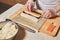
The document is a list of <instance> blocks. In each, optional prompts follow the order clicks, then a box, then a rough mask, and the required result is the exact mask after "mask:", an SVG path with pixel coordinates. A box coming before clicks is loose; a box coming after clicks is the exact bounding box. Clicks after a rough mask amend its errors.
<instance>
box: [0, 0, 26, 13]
mask: <svg viewBox="0 0 60 40" xmlns="http://www.w3.org/2000/svg"><path fill="white" fill-rule="evenodd" d="M26 1H27V0H0V14H1V13H3V12H4V11H6V10H7V9H9V8H10V7H12V6H13V5H15V4H16V3H21V4H25V3H26Z"/></svg>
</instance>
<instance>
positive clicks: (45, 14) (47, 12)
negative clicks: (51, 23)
mask: <svg viewBox="0 0 60 40" xmlns="http://www.w3.org/2000/svg"><path fill="white" fill-rule="evenodd" d="M55 16H56V15H55V14H54V13H53V12H52V10H49V9H47V10H45V11H43V13H42V17H44V18H52V17H55Z"/></svg>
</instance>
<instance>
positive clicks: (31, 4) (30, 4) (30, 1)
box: [25, 0, 34, 11]
mask: <svg viewBox="0 0 60 40" xmlns="http://www.w3.org/2000/svg"><path fill="white" fill-rule="evenodd" d="M33 8H34V2H33V0H28V1H27V3H26V4H25V10H26V11H32V9H33Z"/></svg>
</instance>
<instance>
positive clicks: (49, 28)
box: [47, 24, 56, 32]
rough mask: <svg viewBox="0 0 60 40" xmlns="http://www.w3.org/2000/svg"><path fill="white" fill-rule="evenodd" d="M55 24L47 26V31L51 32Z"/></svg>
mask: <svg viewBox="0 0 60 40" xmlns="http://www.w3.org/2000/svg"><path fill="white" fill-rule="evenodd" d="M55 27H56V26H55V25H54V24H50V25H49V26H48V28H47V31H49V32H52V31H53V30H54V28H55Z"/></svg>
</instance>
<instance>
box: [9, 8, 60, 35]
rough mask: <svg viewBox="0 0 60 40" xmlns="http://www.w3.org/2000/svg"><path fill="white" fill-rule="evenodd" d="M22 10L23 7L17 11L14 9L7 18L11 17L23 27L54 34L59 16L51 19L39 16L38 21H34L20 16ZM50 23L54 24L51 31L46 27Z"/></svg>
mask: <svg viewBox="0 0 60 40" xmlns="http://www.w3.org/2000/svg"><path fill="white" fill-rule="evenodd" d="M23 11H24V7H22V8H21V9H19V10H18V11H16V12H15V13H14V14H13V15H11V16H10V17H9V18H8V19H11V20H13V21H15V22H17V23H19V24H21V25H24V26H25V27H28V28H30V29H32V30H35V31H37V32H38V31H39V32H43V33H46V34H48V35H51V36H55V35H56V33H57V31H58V29H59V26H60V17H56V18H53V19H45V18H40V19H39V22H37V23H35V22H33V21H31V20H29V19H26V18H24V17H22V16H20V14H21V13H22V12H23ZM51 23H54V25H55V26H56V27H55V28H54V30H53V31H52V32H49V31H47V30H46V29H47V28H48V27H49V25H50V24H51Z"/></svg>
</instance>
